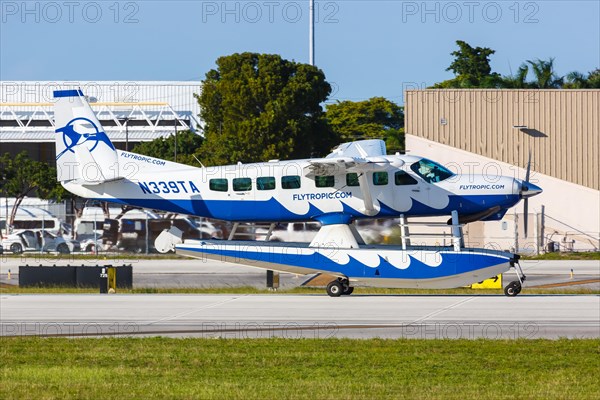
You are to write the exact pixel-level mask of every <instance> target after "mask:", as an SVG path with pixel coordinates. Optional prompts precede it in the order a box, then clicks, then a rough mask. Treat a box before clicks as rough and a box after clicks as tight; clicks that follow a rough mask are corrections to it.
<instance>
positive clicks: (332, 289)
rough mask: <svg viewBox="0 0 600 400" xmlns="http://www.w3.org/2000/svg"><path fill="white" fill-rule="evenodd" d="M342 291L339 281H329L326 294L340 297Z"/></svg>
mask: <svg viewBox="0 0 600 400" xmlns="http://www.w3.org/2000/svg"><path fill="white" fill-rule="evenodd" d="M343 292H344V287H343V286H342V283H341V282H340V281H337V280H336V281H331V282H329V284H328V285H327V294H328V295H329V296H331V297H340V296H341V295H342V293H343Z"/></svg>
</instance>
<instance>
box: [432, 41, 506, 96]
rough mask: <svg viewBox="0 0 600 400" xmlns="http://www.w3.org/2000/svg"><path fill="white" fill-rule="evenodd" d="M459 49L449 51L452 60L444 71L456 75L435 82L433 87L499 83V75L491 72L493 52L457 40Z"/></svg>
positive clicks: (489, 85) (492, 84)
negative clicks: (452, 77)
mask: <svg viewBox="0 0 600 400" xmlns="http://www.w3.org/2000/svg"><path fill="white" fill-rule="evenodd" d="M456 44H457V45H458V47H459V49H458V50H457V51H453V52H452V53H451V55H452V56H454V61H453V62H452V64H450V66H449V67H448V68H446V71H452V72H454V74H455V75H456V77H455V78H454V79H449V80H446V81H443V82H440V83H437V84H435V85H434V86H433V87H434V88H495V87H498V85H499V84H500V79H501V78H500V75H499V74H498V73H496V72H492V67H491V66H490V56H491V55H492V54H494V53H495V51H494V50H492V49H490V48H488V47H472V46H471V45H469V44H468V43H467V42H464V41H462V40H457V41H456Z"/></svg>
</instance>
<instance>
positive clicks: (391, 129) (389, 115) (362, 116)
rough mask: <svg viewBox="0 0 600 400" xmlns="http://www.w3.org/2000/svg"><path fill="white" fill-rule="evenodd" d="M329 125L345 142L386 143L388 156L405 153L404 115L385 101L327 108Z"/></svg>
mask: <svg viewBox="0 0 600 400" xmlns="http://www.w3.org/2000/svg"><path fill="white" fill-rule="evenodd" d="M326 116H327V123H328V124H329V126H330V127H331V129H333V131H334V132H335V133H336V134H337V135H339V136H340V138H341V139H342V140H343V141H353V140H360V139H373V138H377V139H384V140H385V141H386V146H387V148H388V152H390V153H394V152H396V151H403V150H404V111H403V109H402V107H400V106H398V105H397V104H396V103H394V102H392V101H390V100H387V99H385V98H383V97H373V98H371V99H369V100H365V101H357V102H354V101H342V102H338V103H335V104H330V105H328V106H327V112H326Z"/></svg>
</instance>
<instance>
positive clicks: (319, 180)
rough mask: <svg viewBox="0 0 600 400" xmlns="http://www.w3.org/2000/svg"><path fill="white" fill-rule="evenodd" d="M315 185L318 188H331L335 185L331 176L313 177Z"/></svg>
mask: <svg viewBox="0 0 600 400" xmlns="http://www.w3.org/2000/svg"><path fill="white" fill-rule="evenodd" d="M315 185H316V186H317V187H318V188H326V187H333V186H334V185H335V177H334V176H333V175H328V176H315Z"/></svg>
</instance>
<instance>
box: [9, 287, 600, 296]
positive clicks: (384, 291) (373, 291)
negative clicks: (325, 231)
mask: <svg viewBox="0 0 600 400" xmlns="http://www.w3.org/2000/svg"><path fill="white" fill-rule="evenodd" d="M98 292H99V289H97V288H76V287H19V286H13V285H6V284H0V294H94V293H98ZM117 294H268V295H273V296H276V295H285V294H307V295H308V294H314V295H323V294H325V289H324V288H318V287H295V288H291V289H279V290H276V291H273V290H268V289H266V288H265V289H259V288H256V287H253V286H238V287H217V288H193V287H188V288H186V287H181V288H152V287H146V288H133V289H118V290H117ZM503 294H504V292H503V290H502V289H469V288H457V289H388V288H355V290H354V293H353V296H355V295H424V296H438V295H464V296H480V295H503ZM528 294H532V295H540V294H564V295H599V294H600V290H597V289H590V288H574V287H560V288H554V287H553V288H527V287H525V288H524V289H523V291H522V292H521V294H520V296H524V295H528Z"/></svg>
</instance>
